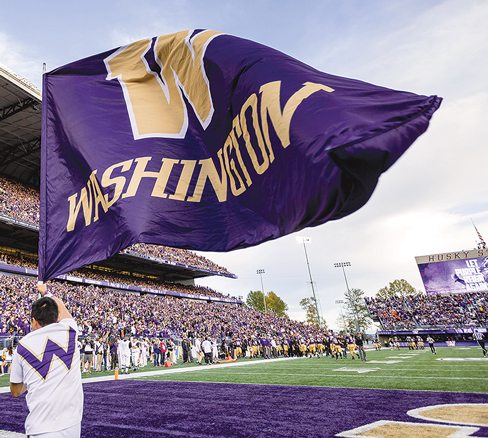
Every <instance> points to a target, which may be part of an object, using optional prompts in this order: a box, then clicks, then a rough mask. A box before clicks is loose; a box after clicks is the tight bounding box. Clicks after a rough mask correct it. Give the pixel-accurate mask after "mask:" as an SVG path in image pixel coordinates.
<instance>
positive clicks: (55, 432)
mask: <svg viewBox="0 0 488 438" xmlns="http://www.w3.org/2000/svg"><path fill="white" fill-rule="evenodd" d="M37 289H38V290H39V292H40V294H41V295H42V298H40V299H38V300H37V301H36V302H34V303H33V304H32V310H31V332H30V333H29V334H27V335H26V336H24V337H23V338H22V339H21V340H20V342H19V345H18V346H17V350H16V352H15V354H14V357H13V361H12V371H11V374H10V392H11V393H12V395H13V396H14V397H18V396H20V395H21V394H23V393H24V392H25V391H27V396H26V401H27V407H28V408H29V415H28V416H27V419H26V421H25V429H26V433H27V435H28V436H29V437H32V438H68V437H69V438H77V437H79V436H80V434H81V417H82V416H83V388H82V385H81V373H80V353H79V351H78V348H76V346H77V340H78V326H77V324H76V322H75V320H74V319H73V317H72V316H71V314H70V313H69V312H68V310H67V309H66V306H65V305H64V304H63V302H62V301H61V300H60V299H59V298H55V297H52V296H50V294H49V293H47V289H46V285H45V284H39V285H38V286H37Z"/></svg>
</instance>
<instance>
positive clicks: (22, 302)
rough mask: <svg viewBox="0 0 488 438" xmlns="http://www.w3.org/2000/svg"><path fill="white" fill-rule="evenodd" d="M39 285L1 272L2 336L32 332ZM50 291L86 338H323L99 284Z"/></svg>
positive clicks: (298, 326) (234, 309) (279, 321)
mask: <svg viewBox="0 0 488 438" xmlns="http://www.w3.org/2000/svg"><path fill="white" fill-rule="evenodd" d="M35 285H36V281H35V279H33V278H32V279H30V278H27V277H21V276H13V275H3V274H1V273H0V290H1V294H0V309H1V313H0V335H4V336H5V335H8V334H16V335H23V334H25V333H27V332H28V331H29V310H30V305H31V303H32V302H33V301H34V300H35V299H36V298H37V292H36V291H35ZM50 288H51V290H52V291H53V293H54V294H55V295H57V296H59V297H60V298H61V299H62V300H63V301H64V302H65V303H66V304H67V307H68V308H69V309H70V311H71V312H72V314H73V316H74V317H75V318H76V320H77V321H78V324H79V326H80V328H81V331H82V334H83V335H84V336H86V335H90V336H91V337H98V338H107V337H109V336H114V337H119V336H120V335H121V333H122V332H123V333H125V334H129V335H131V336H134V337H136V338H146V337H158V338H163V337H164V338H173V339H182V338H185V337H188V338H194V337H195V336H199V337H204V336H211V337H212V338H218V339H221V338H224V337H238V338H239V339H249V341H250V340H251V339H258V338H260V337H261V336H265V337H270V338H271V337H273V338H283V337H286V338H302V337H303V338H306V339H311V338H315V337H317V338H318V337H321V336H323V335H324V333H322V331H321V330H320V329H318V327H316V326H312V325H308V324H306V323H302V322H297V321H293V320H291V319H289V318H286V317H278V316H275V315H273V314H266V315H264V314H263V313H261V312H258V311H255V310H252V309H250V308H247V307H245V306H240V305H236V304H216V303H208V302H206V301H198V300H189V299H181V298H174V297H159V296H154V295H143V296H141V295H139V294H133V293H126V292H117V291H114V290H113V289H110V288H105V287H98V286H86V285H83V286H76V285H73V284H70V283H68V282H63V281H55V282H52V284H51V285H50Z"/></svg>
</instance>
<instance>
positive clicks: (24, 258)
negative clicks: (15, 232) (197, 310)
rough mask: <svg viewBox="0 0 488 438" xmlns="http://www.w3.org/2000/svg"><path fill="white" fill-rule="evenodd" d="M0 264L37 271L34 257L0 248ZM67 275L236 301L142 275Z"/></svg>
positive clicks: (91, 271) (86, 272) (82, 271)
mask: <svg viewBox="0 0 488 438" xmlns="http://www.w3.org/2000/svg"><path fill="white" fill-rule="evenodd" d="M0 263H5V264H8V265H13V266H20V267H23V268H30V269H33V270H37V262H36V257H35V256H33V255H32V256H28V255H27V254H21V253H12V252H4V251H2V249H1V248H0ZM69 275H70V276H73V277H79V278H87V279H90V280H96V281H104V282H107V283H111V284H112V285H113V286H114V287H115V288H117V287H116V285H120V286H121V287H130V286H138V287H143V288H151V289H154V290H157V291H160V292H161V293H165V292H167V291H171V292H178V293H185V294H188V295H196V296H202V295H203V296H209V297H214V298H226V299H233V300H236V298H234V297H231V296H230V295H228V294H227V295H226V294H222V293H220V292H217V291H215V290H213V289H211V288H209V287H205V286H192V285H183V284H180V283H168V282H164V281H159V280H154V279H150V278H147V277H145V276H143V275H140V277H129V276H127V275H120V274H117V273H111V272H108V271H97V270H94V269H89V268H83V269H80V270H77V271H72V272H70V273H69Z"/></svg>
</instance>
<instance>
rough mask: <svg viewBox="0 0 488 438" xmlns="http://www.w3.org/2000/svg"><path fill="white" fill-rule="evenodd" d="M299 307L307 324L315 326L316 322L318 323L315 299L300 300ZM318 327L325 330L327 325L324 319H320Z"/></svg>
mask: <svg viewBox="0 0 488 438" xmlns="http://www.w3.org/2000/svg"><path fill="white" fill-rule="evenodd" d="M300 307H301V308H302V309H303V310H304V311H305V312H306V314H307V322H308V323H309V324H317V322H319V319H318V317H317V306H316V305H315V298H313V297H308V298H302V299H301V300H300ZM319 325H320V326H321V327H324V328H327V323H326V322H325V319H324V318H322V317H321V318H320V324H319Z"/></svg>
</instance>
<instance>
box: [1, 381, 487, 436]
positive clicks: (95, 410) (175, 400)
mask: <svg viewBox="0 0 488 438" xmlns="http://www.w3.org/2000/svg"><path fill="white" fill-rule="evenodd" d="M84 391H85V413H84V417H83V424H82V436H83V437H104V438H111V437H124V438H125V437H139V438H140V437H159V436H179V437H210V436H212V437H297V436H300V437H328V436H334V435H335V434H337V433H340V432H343V431H345V430H350V429H353V428H356V427H359V426H363V425H365V424H368V423H371V422H373V421H378V420H397V421H408V422H416V423H421V422H422V420H417V419H415V418H411V417H409V416H408V415H407V414H406V412H407V411H408V410H410V409H415V408H419V407H423V406H429V405H436V404H448V403H488V395H487V394H469V393H452V392H428V391H399V390H369V389H350V388H321V387H297V386H273V385H239V384H223V383H192V382H162V381H150V382H148V381H145V382H143V381H127V380H126V381H117V382H115V381H113V382H103V383H90V384H85V385H84ZM0 406H1V407H2V415H1V416H0V430H2V429H4V430H11V431H16V432H23V431H24V427H23V423H24V419H25V416H26V415H27V408H26V404H25V399H24V398H21V399H14V398H12V397H10V395H8V394H1V395H0ZM476 436H485V437H488V428H481V429H480V431H479V432H477V433H476Z"/></svg>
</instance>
